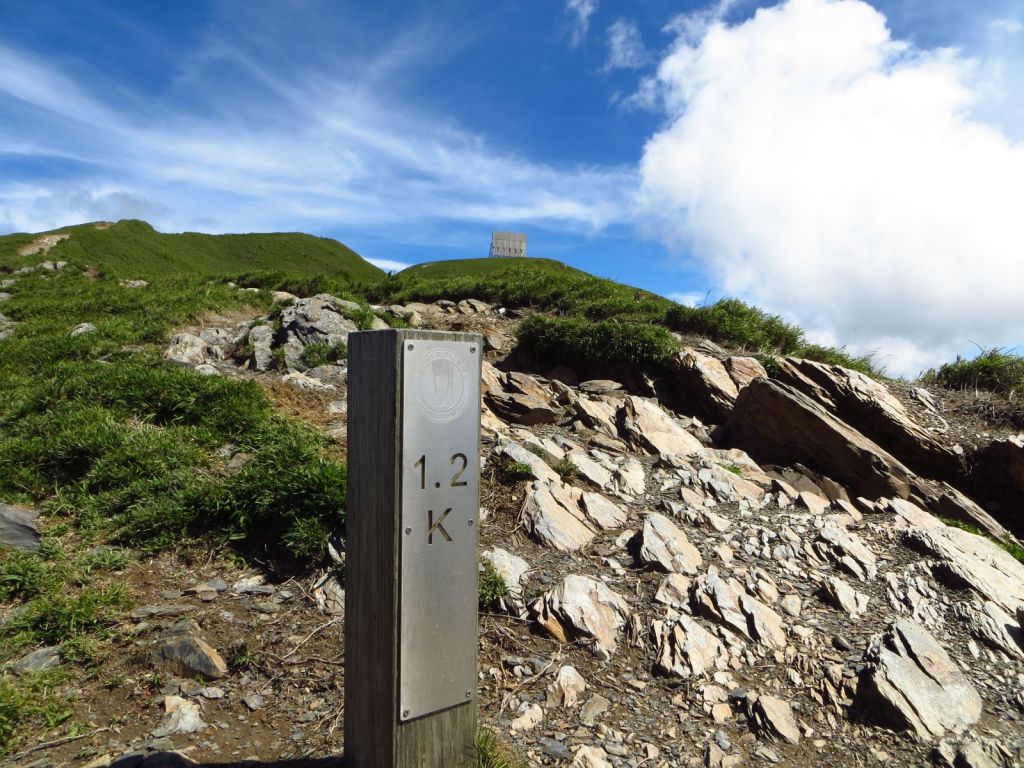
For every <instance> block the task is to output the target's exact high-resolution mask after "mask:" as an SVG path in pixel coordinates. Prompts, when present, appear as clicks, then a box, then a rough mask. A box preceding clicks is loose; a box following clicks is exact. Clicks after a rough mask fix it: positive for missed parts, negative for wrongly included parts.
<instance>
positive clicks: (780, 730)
mask: <svg viewBox="0 0 1024 768" xmlns="http://www.w3.org/2000/svg"><path fill="white" fill-rule="evenodd" d="M754 719H755V720H756V721H757V723H758V725H759V726H760V727H761V728H762V729H763V730H766V731H768V732H769V733H771V734H772V735H774V736H777V737H779V738H781V739H783V740H784V741H787V742H789V743H790V744H799V743H800V726H799V725H797V722H796V718H795V717H793V708H792V707H790V705H789V702H788V701H783V700H782V699H779V698H776V697H775V696H768V695H766V694H765V695H761V696H759V697H758V699H757V702H756V703H755V704H754Z"/></svg>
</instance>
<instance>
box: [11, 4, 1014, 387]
mask: <svg viewBox="0 0 1024 768" xmlns="http://www.w3.org/2000/svg"><path fill="white" fill-rule="evenodd" d="M1022 88H1024V0H979V2H974V3H969V4H968V3H962V2H952V1H951V0H931V2H924V0H890V1H887V2H881V0H878V2H875V3H874V4H873V5H869V4H867V3H864V2H857V1H855V0H849V1H847V2H843V1H841V0H789V1H788V2H782V3H774V2H745V1H743V0H733V1H729V0H725V1H720V2H715V3H699V2H696V3H695V2H668V1H667V0H648V1H647V2H636V3H624V2H610V0H531V1H529V2H525V1H522V0H521V1H520V2H500V1H496V2H489V3H480V2H472V1H470V0H465V1H461V0H435V1H434V2H429V3H428V2H378V3H372V4H371V3H354V2H328V1H326V0H325V1H322V2H321V1H318V0H302V1H298V2H283V1H282V2H267V1H261V2H252V0H250V1H249V2H199V1H198V0H195V1H191V2H186V3H139V2H103V3H99V2H97V3H77V2H61V3H48V2H42V1H38V0H37V1H34V2H32V3H25V2H22V1H21V0H0V231H18V230H29V231H38V230H42V229H50V228H55V227H59V226H62V225H65V224H71V223H78V222H80V221H88V220H96V219H117V218H124V217H137V218H144V219H147V220H149V221H150V222H152V223H153V224H154V225H155V226H157V227H158V228H159V229H161V230H164V231H181V230H199V231H208V232H225V231H280V230H301V231H307V232H313V233H316V234H324V235H329V236H332V237H337V238H338V239H340V240H342V241H344V242H346V243H347V244H349V245H350V246H352V247H354V248H355V249H356V250H358V251H359V252H361V253H363V254H364V255H365V256H367V257H369V258H371V259H374V260H378V261H380V262H381V263H384V264H389V263H391V262H395V263H398V264H411V263H417V262H420V261H427V260H433V259H439V258H457V257H466V256H479V255H484V254H485V253H486V248H487V244H488V242H489V233H490V231H491V229H513V230H521V231H525V232H527V233H528V234H529V237H530V250H531V252H532V253H534V254H536V255H543V256H549V257H552V258H557V259H561V260H564V261H566V262H568V263H570V264H573V265H575V266H578V267H581V268H583V269H586V270H588V271H591V272H593V273H596V274H599V275H604V276H608V277H612V278H615V279H617V280H621V281H623V282H626V283H630V284H634V285H639V286H642V287H645V288H649V289H652V290H656V291H658V292H659V293H662V294H666V295H671V296H675V297H678V298H679V299H680V300H685V301H695V300H703V298H704V297H705V296H709V297H710V298H711V299H712V300H713V299H715V298H718V297H721V296H726V295H738V296H741V297H743V298H745V299H748V300H750V301H752V302H755V303H757V304H759V305H761V306H764V307H765V308H767V309H770V310H772V311H775V312H779V313H781V314H783V315H785V316H786V317H787V318H790V319H792V320H796V321H798V322H801V323H802V324H804V325H805V326H806V327H807V328H808V329H810V331H811V332H812V333H813V335H814V337H815V338H816V339H819V340H822V341H827V342H829V343H842V344H847V345H849V346H850V348H851V349H853V350H855V351H876V352H877V353H878V354H879V357H880V359H881V360H882V362H883V363H884V364H886V365H887V366H888V367H889V368H890V370H892V371H894V372H896V373H916V372H917V370H920V369H921V368H922V367H924V366H926V365H930V364H934V363H935V362H939V361H941V360H943V359H947V358H948V357H950V356H951V355H953V354H957V353H960V352H962V351H967V350H968V349H969V348H970V344H971V342H977V343H979V344H984V345H1011V346H1012V345H1016V344H1019V343H1021V342H1022V341H1024V313H1022V312H1020V310H1019V306H1021V303H1022V302H1024V293H1022V291H1024V288H1022V286H1024V271H1022V270H1024V267H1022V266H1021V263H1022V262H1024V258H1022V256H1024V253H1022V252H1024V244H1022V243H1024V232H1022V228H1021V227H1022V225H1021V224H1020V223H1018V222H1017V219H1021V218H1024V217H1022V216H1021V214H1020V212H1019V209H1020V205H1019V201H1020V200H1022V199H1024V159H1022V158H1024V145H1022V141H1024V107H1022V100H1021V99H1019V98H1018V97H1017V94H1019V93H1021V92H1022ZM1014 199H1016V200H1017V201H1018V204H1016V205H1009V204H1008V203H1007V201H1012V200H1014ZM994 275H999V276H1000V277H999V279H994V277H993V276H994Z"/></svg>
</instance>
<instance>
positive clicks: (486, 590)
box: [478, 560, 508, 610]
mask: <svg viewBox="0 0 1024 768" xmlns="http://www.w3.org/2000/svg"><path fill="white" fill-rule="evenodd" d="M480 565H481V566H482V570H481V573H480V584H479V588H478V590H479V602H480V608H481V610H482V609H485V608H489V607H490V606H492V605H494V604H495V603H496V602H498V600H500V599H501V598H503V597H504V596H505V595H507V594H508V585H507V584H505V579H503V578H502V577H501V574H500V573H498V571H497V569H496V568H495V567H494V565H493V564H492V563H491V561H490V560H481V561H480Z"/></svg>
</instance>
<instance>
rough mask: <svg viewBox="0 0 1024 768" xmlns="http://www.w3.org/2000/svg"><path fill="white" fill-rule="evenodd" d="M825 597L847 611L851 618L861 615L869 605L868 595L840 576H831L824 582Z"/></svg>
mask: <svg viewBox="0 0 1024 768" xmlns="http://www.w3.org/2000/svg"><path fill="white" fill-rule="evenodd" d="M822 592H823V594H824V595H825V598H826V599H827V600H828V601H829V602H830V603H831V604H832V605H833V606H835V607H836V608H838V609H839V610H841V611H846V613H847V614H848V615H849V616H850V618H851V619H855V618H857V617H858V616H860V615H861V614H862V613H864V611H866V610H867V607H868V600H869V598H868V596H867V595H865V594H864V593H862V592H858V591H857V590H856V589H854V588H853V587H851V586H850V585H849V584H847V583H846V582H845V581H843V580H842V579H840V578H839V577H838V576H829V577H828V578H826V579H825V581H824V583H823V584H822Z"/></svg>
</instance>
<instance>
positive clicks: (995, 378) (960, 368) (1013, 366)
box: [923, 349, 1024, 394]
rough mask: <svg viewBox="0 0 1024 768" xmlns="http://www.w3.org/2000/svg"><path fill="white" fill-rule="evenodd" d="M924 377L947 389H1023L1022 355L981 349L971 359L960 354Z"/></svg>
mask: <svg viewBox="0 0 1024 768" xmlns="http://www.w3.org/2000/svg"><path fill="white" fill-rule="evenodd" d="M923 379H924V380H925V381H928V382H934V383H936V384H938V385H939V386H942V387H946V388H947V389H984V390H988V391H989V392H999V393H1002V394H1010V393H1011V392H1016V393H1020V392H1024V357H1021V356H1019V355H1015V354H1013V353H1012V351H1007V350H1005V349H987V350H983V351H982V352H981V353H980V354H979V355H978V356H977V357H975V358H973V359H971V360H962V359H960V358H959V357H958V358H957V359H956V361H955V362H952V363H946V364H945V365H943V366H941V367H940V368H939V369H938V370H934V369H933V370H930V371H928V372H927V373H926V374H925V375H924V377H923Z"/></svg>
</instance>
